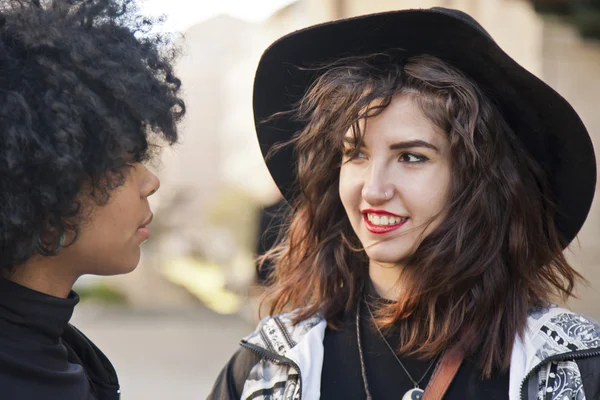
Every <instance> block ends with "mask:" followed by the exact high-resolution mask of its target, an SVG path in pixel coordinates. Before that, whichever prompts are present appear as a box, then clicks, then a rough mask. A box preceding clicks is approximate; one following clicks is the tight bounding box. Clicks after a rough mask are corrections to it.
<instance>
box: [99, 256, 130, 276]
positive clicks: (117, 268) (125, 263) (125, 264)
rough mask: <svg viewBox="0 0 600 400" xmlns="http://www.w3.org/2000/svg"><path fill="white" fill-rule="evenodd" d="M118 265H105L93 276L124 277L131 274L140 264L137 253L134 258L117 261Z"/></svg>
mask: <svg viewBox="0 0 600 400" xmlns="http://www.w3.org/2000/svg"><path fill="white" fill-rule="evenodd" d="M118 261H119V263H118V264H117V263H113V264H105V265H104V266H103V267H102V268H100V269H99V271H97V272H96V273H95V275H102V276H114V275H124V274H128V273H130V272H133V271H134V270H135V269H136V268H137V266H138V264H139V263H140V255H139V253H138V254H137V255H136V256H132V257H128V258H123V259H120V260H118Z"/></svg>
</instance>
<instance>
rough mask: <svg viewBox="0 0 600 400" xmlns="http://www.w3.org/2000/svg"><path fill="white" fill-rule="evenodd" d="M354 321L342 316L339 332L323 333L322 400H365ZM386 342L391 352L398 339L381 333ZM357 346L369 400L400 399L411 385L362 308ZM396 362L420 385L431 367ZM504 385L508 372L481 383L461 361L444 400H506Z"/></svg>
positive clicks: (404, 359) (475, 371)
mask: <svg viewBox="0 0 600 400" xmlns="http://www.w3.org/2000/svg"><path fill="white" fill-rule="evenodd" d="M355 317H356V314H355V313H347V314H346V315H345V316H344V319H343V325H342V326H341V328H340V329H339V330H337V331H334V330H331V329H329V328H327V329H326V331H325V339H324V341H323V344H324V346H325V354H324V360H323V372H322V374H321V398H323V399H345V400H353V399H356V400H364V399H365V391H364V385H363V379H362V375H361V366H360V358H359V353H358V345H357V340H356V320H355ZM386 338H387V340H388V342H389V343H390V345H391V346H392V347H395V346H397V345H398V342H397V339H396V338H397V336H394V335H393V332H390V333H386ZM361 341H362V346H363V353H364V358H365V365H366V371H367V381H368V383H369V389H370V391H371V395H372V396H373V399H375V400H385V399H390V400H392V399H393V400H398V399H401V398H402V396H403V395H404V393H405V392H407V391H408V390H410V389H412V388H413V387H414V385H413V384H412V381H411V380H410V379H409V378H408V376H407V375H406V373H405V372H404V370H403V369H402V367H401V366H400V365H399V364H398V361H396V359H395V358H394V355H393V354H392V353H391V352H390V350H389V349H388V348H387V346H386V345H385V343H384V342H383V341H382V339H381V336H380V335H379V333H378V332H377V331H376V330H375V326H374V325H373V323H372V320H371V318H370V316H368V314H367V312H366V310H365V307H364V306H363V307H362V312H361ZM400 360H401V361H402V362H403V364H404V366H405V367H406V369H407V370H408V372H409V373H410V374H411V375H412V377H413V379H415V380H419V379H420V378H421V377H422V376H423V374H424V373H425V371H426V370H427V368H428V367H429V365H430V364H431V360H427V361H421V360H418V359H416V358H414V357H401V358H400ZM432 372H433V368H432V369H431V370H429V372H428V373H427V374H426V375H425V378H424V379H423V381H422V382H421V384H420V387H421V388H424V387H425V386H426V385H427V382H429V379H430V378H431V375H432ZM508 385H509V376H508V372H504V373H497V374H494V376H493V377H492V379H487V380H482V379H481V371H480V370H479V369H478V368H477V367H476V366H475V365H474V364H473V363H471V362H468V361H465V363H464V364H463V365H462V366H461V368H460V369H459V370H458V373H457V374H456V377H455V378H454V381H453V382H452V383H451V384H450V387H449V388H448V392H447V394H446V396H445V397H444V399H445V400H464V399H486V400H508Z"/></svg>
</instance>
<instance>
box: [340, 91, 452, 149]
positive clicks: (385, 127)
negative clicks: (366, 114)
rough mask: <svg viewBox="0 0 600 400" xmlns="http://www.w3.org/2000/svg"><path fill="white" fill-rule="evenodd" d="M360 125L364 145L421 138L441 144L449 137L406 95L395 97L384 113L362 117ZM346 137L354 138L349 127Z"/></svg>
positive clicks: (412, 97) (437, 144) (414, 100)
mask: <svg viewBox="0 0 600 400" xmlns="http://www.w3.org/2000/svg"><path fill="white" fill-rule="evenodd" d="M373 106H376V105H373ZM359 125H360V130H361V132H363V133H364V135H363V141H364V143H365V144H366V145H367V146H370V145H372V144H376V143H379V142H381V143H383V144H391V143H397V142H402V141H409V140H423V141H426V142H429V143H432V144H435V145H436V146H440V147H443V145H444V144H445V143H446V142H447V140H448V139H447V135H446V134H445V132H444V131H443V130H442V129H441V128H440V127H438V126H437V125H435V124H434V123H433V122H431V121H430V120H429V119H428V118H427V117H426V116H425V114H424V113H423V111H422V110H421V107H420V106H419V103H418V101H417V100H416V99H415V97H414V96H413V95H409V94H400V95H396V96H394V97H393V98H392V101H391V102H390V104H389V105H388V106H387V107H386V108H385V110H384V111H383V112H381V113H380V114H379V115H376V116H374V117H370V118H368V119H363V120H361V121H360V123H359ZM365 125H366V129H365ZM346 137H347V138H352V137H353V131H352V129H349V130H348V131H347V132H346Z"/></svg>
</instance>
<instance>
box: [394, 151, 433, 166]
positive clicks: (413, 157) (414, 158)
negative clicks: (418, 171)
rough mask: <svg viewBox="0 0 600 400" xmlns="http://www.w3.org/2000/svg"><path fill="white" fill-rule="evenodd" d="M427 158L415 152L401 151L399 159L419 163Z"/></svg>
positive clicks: (408, 162)
mask: <svg viewBox="0 0 600 400" xmlns="http://www.w3.org/2000/svg"><path fill="white" fill-rule="evenodd" d="M428 160H429V159H428V158H427V157H425V156H422V155H420V154H416V153H402V154H401V155H400V158H399V161H400V162H404V163H407V164H420V163H424V162H425V161H428Z"/></svg>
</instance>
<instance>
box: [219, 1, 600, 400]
mask: <svg viewBox="0 0 600 400" xmlns="http://www.w3.org/2000/svg"><path fill="white" fill-rule="evenodd" d="M254 112H255V121H256V128H257V132H258V140H259V142H260V145H261V148H262V151H263V154H264V155H265V158H266V162H267V165H268V167H269V169H270V171H271V174H272V175H273V178H274V179H275V182H276V183H277V184H278V186H279V188H280V189H281V191H282V193H283V194H284V197H285V198H286V199H287V200H288V201H289V202H290V205H291V207H292V213H291V217H290V223H289V227H288V228H287V231H286V235H285V236H284V238H283V241H282V242H281V243H280V244H279V246H277V247H276V248H275V249H274V250H273V251H272V252H271V254H270V256H271V258H272V260H273V262H274V265H275V272H274V282H273V286H272V288H271V304H272V306H271V310H270V316H269V317H267V318H265V319H264V320H263V321H262V322H261V323H260V325H259V326H258V328H257V330H256V331H255V332H254V333H253V334H251V335H250V336H248V337H247V338H245V339H243V340H242V342H241V348H240V349H239V351H238V352H237V353H236V354H235V355H234V356H233V358H232V359H231V361H230V362H229V364H228V365H227V366H226V367H225V369H224V370H223V371H222V373H221V375H220V376H219V378H218V380H217V382H216V384H215V387H214V388H213V391H212V393H211V395H210V396H209V398H215V399H216V398H219V399H225V398H232V399H233V398H235V399H239V398H241V399H275V398H277V399H317V398H324V399H365V398H367V399H374V400H378V399H404V400H406V399H421V398H422V399H440V398H442V396H444V397H443V398H445V399H482V398H489V399H510V400H519V399H523V400H525V399H527V400H535V399H537V400H559V399H561V400H563V399H579V400H581V399H586V398H587V399H597V398H600V327H599V326H598V325H597V324H596V323H595V322H593V321H592V320H590V319H588V318H586V317H583V316H581V315H578V314H575V313H572V312H570V311H568V310H566V309H563V308H560V307H557V306H555V305H553V304H552V301H555V300H556V298H562V299H566V298H568V297H569V296H570V295H571V294H572V291H573V287H574V284H575V283H576V281H577V280H578V279H580V278H581V277H580V276H579V274H578V273H577V272H576V271H575V270H574V269H573V268H572V267H571V266H570V265H569V264H568V262H567V260H566V259H565V257H564V255H563V250H564V248H565V247H566V246H567V245H568V244H569V243H570V242H571V241H572V240H573V239H574V238H575V236H576V234H577V232H578V231H579V229H580V228H581V226H582V225H583V222H584V221H585V219H586V216H587V213H588V211H589V209H590V205H591V203H592V198H593V194H594V190H595V183H596V163H595V158H594V150H593V148H592V144H591V141H590V138H589V135H588V133H587V131H586V129H585V127H584V126H583V124H582V122H581V120H580V119H579V117H578V116H577V114H576V113H575V111H574V110H573V109H572V108H571V106H570V105H569V104H568V103H567V102H566V101H565V100H564V99H563V98H562V97H561V96H560V95H559V94H558V93H556V92H555V91H554V90H552V89H551V88H550V87H549V86H547V85H546V84H544V83H543V82H542V81H540V80H539V79H537V78H536V77H535V76H533V75H532V74H530V73H529V72H527V71H526V70H525V69H524V68H522V67H521V66H519V65H518V64H517V63H516V62H515V61H514V60H512V59H511V58H510V57H509V56H508V55H507V54H506V53H504V52H503V51H502V50H501V49H500V48H499V47H498V46H497V44H496V43H495V42H494V41H493V39H492V38H491V37H490V36H489V34H488V33H487V32H486V31H485V30H484V29H483V28H482V27H481V26H480V25H479V24H478V23H477V22H476V21H475V20H474V19H472V18H471V17H470V16H468V15H466V14H464V13H462V12H459V11H455V10H449V9H443V8H433V9H428V10H406V11H397V12H388V13H381V14H374V15H367V16H361V17H357V18H351V19H347V20H340V21H335V22H331V23H326V24H322V25H317V26H313V27H310V28H307V29H304V30H301V31H298V32H294V33H292V34H290V35H288V36H285V37H283V38H281V39H279V40H278V41H277V42H275V43H274V44H273V45H271V47H269V48H268V49H267V50H266V51H265V53H264V55H263V56H262V59H261V61H260V64H259V67H258V71H257V73H256V80H255V86H254ZM424 390H425V392H424Z"/></svg>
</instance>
